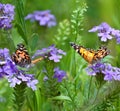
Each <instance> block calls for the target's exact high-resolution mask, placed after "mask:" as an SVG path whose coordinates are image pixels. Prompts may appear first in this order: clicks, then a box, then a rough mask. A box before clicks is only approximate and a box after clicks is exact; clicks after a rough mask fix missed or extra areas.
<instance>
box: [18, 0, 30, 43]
mask: <svg viewBox="0 0 120 111" xmlns="http://www.w3.org/2000/svg"><path fill="white" fill-rule="evenodd" d="M16 11H17V13H16V14H17V19H16V21H17V24H18V23H19V25H17V28H18V31H19V34H20V35H21V37H22V38H23V40H24V41H25V43H26V44H28V41H27V31H26V26H25V19H24V7H23V0H16Z"/></svg>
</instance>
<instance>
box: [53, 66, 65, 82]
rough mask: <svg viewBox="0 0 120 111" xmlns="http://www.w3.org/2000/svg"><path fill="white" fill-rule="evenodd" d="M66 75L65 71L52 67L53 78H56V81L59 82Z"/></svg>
mask: <svg viewBox="0 0 120 111" xmlns="http://www.w3.org/2000/svg"><path fill="white" fill-rule="evenodd" d="M65 76H66V72H65V71H62V70H60V69H59V68H58V67H56V68H54V76H53V77H54V78H57V81H58V82H61V81H62V80H63V78H64V77H65Z"/></svg>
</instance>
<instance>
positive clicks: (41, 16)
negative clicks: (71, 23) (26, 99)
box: [25, 10, 56, 27]
mask: <svg viewBox="0 0 120 111" xmlns="http://www.w3.org/2000/svg"><path fill="white" fill-rule="evenodd" d="M25 19H26V20H27V19H30V21H31V22H33V21H37V22H39V25H40V26H47V27H52V26H55V25H56V19H55V16H54V15H52V14H51V13H50V10H45V11H34V12H33V13H32V14H28V15H27V16H26V17H25Z"/></svg>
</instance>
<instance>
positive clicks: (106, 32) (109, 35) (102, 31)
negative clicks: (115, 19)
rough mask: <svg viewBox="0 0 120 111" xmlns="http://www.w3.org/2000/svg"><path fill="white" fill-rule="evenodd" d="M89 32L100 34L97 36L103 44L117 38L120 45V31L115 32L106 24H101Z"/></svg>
mask: <svg viewBox="0 0 120 111" xmlns="http://www.w3.org/2000/svg"><path fill="white" fill-rule="evenodd" d="M89 32H98V33H97V35H98V37H100V40H101V41H103V42H107V41H108V40H111V39H113V38H115V39H116V40H117V43H118V44H119V43H120V30H115V29H114V28H112V27H110V26H109V25H108V24H107V23H106V22H103V23H101V24H100V25H98V26H95V27H93V28H92V29H90V30H89Z"/></svg>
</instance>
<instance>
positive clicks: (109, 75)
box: [87, 62, 120, 81]
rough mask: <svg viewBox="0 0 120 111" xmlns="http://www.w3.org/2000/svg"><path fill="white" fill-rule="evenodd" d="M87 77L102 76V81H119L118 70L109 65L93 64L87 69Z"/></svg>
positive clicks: (119, 74)
mask: <svg viewBox="0 0 120 111" xmlns="http://www.w3.org/2000/svg"><path fill="white" fill-rule="evenodd" d="M87 73H88V74H89V75H97V74H103V75H104V80H107V81H111V80H120V68H118V67H113V66H111V64H106V63H100V62H99V63H95V64H93V65H91V66H89V67H88V68H87Z"/></svg>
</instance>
